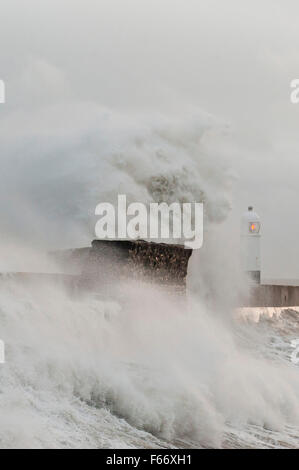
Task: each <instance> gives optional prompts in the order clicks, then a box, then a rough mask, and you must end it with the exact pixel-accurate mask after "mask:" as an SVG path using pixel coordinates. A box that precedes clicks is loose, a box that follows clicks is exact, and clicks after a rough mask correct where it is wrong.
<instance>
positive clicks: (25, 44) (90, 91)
mask: <svg viewBox="0 0 299 470" xmlns="http://www.w3.org/2000/svg"><path fill="white" fill-rule="evenodd" d="M298 18H299V3H298V2H297V1H295V0H287V1H283V0H269V1H268V0H260V1H245V0H241V1H240V0H226V1H223V0H218V1H216V0H159V1H158V0H109V1H108V0H107V1H106V0H60V1H56V0H54V1H53V0H52V1H40V0H39V1H38V0H27V1H26V2H24V1H23V0H9V1H7V0H2V1H1V19H0V21H1V26H0V78H2V79H4V80H5V81H6V85H7V105H5V106H6V107H5V108H1V107H0V123H2V134H1V137H2V139H4V141H3V143H2V146H1V147H2V148H1V156H0V158H1V159H3V158H5V155H4V154H5V151H6V149H7V148H8V143H7V139H6V138H5V136H7V135H8V134H9V132H11V133H12V135H13V132H14V131H15V132H16V135H17V136H19V137H18V138H16V141H15V145H16V146H18V145H21V143H22V146H23V145H24V139H21V138H20V135H21V134H22V129H24V127H25V128H26V126H27V127H30V126H31V127H32V126H35V128H36V133H39V132H41V128H40V125H39V121H40V112H41V109H42V108H46V107H49V106H54V107H55V106H56V105H57V103H60V110H61V109H63V110H65V115H66V116H67V117H66V119H65V120H66V122H65V123H64V124H61V126H62V128H66V132H68V126H69V128H70V129H69V133H71V132H75V131H74V129H76V119H78V121H79V120H80V119H79V117H78V116H76V115H73V117H72V119H73V122H72V125H70V124H69V119H70V118H69V116H70V113H69V107H70V106H71V105H70V103H73V102H74V101H76V102H84V103H89V104H90V106H91V107H92V106H93V105H95V104H98V105H101V106H104V107H105V108H107V109H110V110H111V109H113V110H116V111H119V110H121V111H122V112H130V113H132V112H138V113H143V114H146V113H151V114H152V113H155V112H157V113H168V114H171V115H173V116H177V115H185V114H187V115H188V113H190V110H192V109H195V108H198V109H201V110H203V111H205V112H207V113H210V114H211V115H213V116H215V117H216V118H217V119H219V120H220V121H223V122H227V123H229V124H230V126H231V130H230V135H229V136H228V138H227V142H226V143H225V149H224V151H225V152H226V153H229V154H230V161H231V165H232V168H233V171H234V172H235V173H236V174H238V180H237V181H236V183H235V185H234V190H233V195H234V197H233V201H232V207H233V212H232V215H231V217H230V218H229V221H228V222H227V224H228V229H229V227H230V225H229V222H230V223H231V224H233V226H234V227H236V225H237V222H236V221H237V220H239V216H240V213H241V212H242V210H243V209H244V208H246V206H247V205H248V204H253V205H254V206H255V208H256V210H257V212H259V213H260V215H261V216H262V221H263V233H264V238H263V256H264V269H265V272H267V273H269V275H276V276H282V277H283V276H289V277H298V278H299V263H298V260H299V217H298V215H299V214H298V201H299V186H298V175H299V159H298V151H299V134H298V126H299V105H297V106H296V105H292V104H290V100H289V95H290V88H289V84H290V81H291V80H292V79H293V78H296V77H299V54H298V44H299V28H298V22H299V20H298ZM35 110H38V112H36V113H35ZM16 115H17V118H16ZM13 116H14V117H13ZM34 116H35V118H34ZM47 116H48V115H47ZM92 118H93V115H92V113H91V117H90V119H88V120H87V121H86V126H87V127H88V126H89V125H91V121H92ZM47 119H50V118H49V116H48V117H47ZM94 119H97V114H96V113H95V115H94ZM50 121H51V124H49V126H50V127H51V126H52V124H53V121H55V117H53V118H52V119H50ZM9 123H11V126H12V127H9ZM16 123H18V126H17V127H18V129H16V130H15V127H14V126H16ZM79 127H80V128H82V122H81V121H80V126H79ZM3 129H6V130H5V131H4V130H3ZM9 129H10V130H9ZM23 132H25V131H23ZM55 136H56V139H57V129H56V134H55ZM59 138H60V139H63V135H60V136H59ZM25 140H26V149H25V150H26V152H28V153H30V152H31V147H30V146H32V152H33V153H34V152H36V155H38V152H37V151H36V143H34V139H33V138H32V135H31V138H30V139H29V138H28V136H27V137H26V139H25ZM34 145H35V147H34ZM38 145H40V144H38ZM43 145H44V144H43ZM57 145H58V144H57ZM73 145H75V143H73ZM80 145H82V143H80ZM9 146H10V147H11V142H10V144H9ZM58 146H59V145H58ZM10 151H11V150H9V152H10ZM41 151H42V152H43V153H45V152H46V150H45V149H44V148H43V149H41ZM69 151H70V149H69V148H65V149H64V152H65V153H66V152H69ZM19 152H20V154H21V150H19ZM59 152H61V146H59ZM62 155H63V154H62ZM77 158H78V159H79V156H77ZM20 159H21V157H20ZM20 165H22V163H20ZM4 168H5V169H6V170H5V171H6V172H9V171H13V168H9V165H7V163H4ZM37 178H40V176H38V175H37ZM47 181H48V180H47V178H45V185H46V184H47ZM40 183H41V186H44V185H43V184H42V182H40ZM28 184H29V183H28ZM75 184H76V182H74V185H75ZM84 184H87V181H86V182H85V183H84ZM11 189H12V192H14V188H11ZM5 191H6V190H5ZM44 191H45V190H44ZM47 197H48V195H47ZM13 199H14V196H13V195H12V196H11V204H17V202H15V203H14V202H13ZM73 209H74V210H76V207H74V208H73ZM49 217H50V218H51V217H52V215H51V214H49ZM7 223H8V222H7ZM7 223H6V225H7ZM8 225H9V224H8Z"/></svg>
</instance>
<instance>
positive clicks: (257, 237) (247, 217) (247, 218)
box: [241, 206, 261, 284]
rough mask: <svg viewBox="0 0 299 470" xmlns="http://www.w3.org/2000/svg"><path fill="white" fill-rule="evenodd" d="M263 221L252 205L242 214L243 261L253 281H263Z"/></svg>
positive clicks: (243, 266)
mask: <svg viewBox="0 0 299 470" xmlns="http://www.w3.org/2000/svg"><path fill="white" fill-rule="evenodd" d="M260 243H261V221H260V217H259V216H258V214H257V213H256V212H255V211H254V210H253V207H252V206H249V207H248V210H247V211H246V212H245V213H244V214H243V216H242V222H241V262H242V268H243V270H244V271H245V272H246V273H247V274H248V276H249V278H250V280H251V281H254V282H255V283H258V284H260V282H261V249H260Z"/></svg>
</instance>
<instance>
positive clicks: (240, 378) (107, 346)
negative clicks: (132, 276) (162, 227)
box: [0, 275, 299, 448]
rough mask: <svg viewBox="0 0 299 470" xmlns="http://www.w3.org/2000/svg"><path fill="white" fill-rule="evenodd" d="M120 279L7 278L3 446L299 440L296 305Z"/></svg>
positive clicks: (0, 328) (1, 306) (258, 444)
mask: <svg viewBox="0 0 299 470" xmlns="http://www.w3.org/2000/svg"><path fill="white" fill-rule="evenodd" d="M121 287H122V288H121V293H120V286H119V285H117V284H116V285H115V286H114V287H113V295H112V294H111V292H110V293H105V292H102V293H101V294H94V295H91V294H89V295H80V296H76V297H75V298H74V297H70V295H69V294H68V293H67V292H66V291H65V290H64V289H63V287H62V286H57V285H54V284H51V283H49V281H47V282H42V281H38V280H36V279H35V280H34V281H31V282H26V283H25V282H24V281H23V280H20V279H17V278H16V277H15V276H13V275H7V276H5V277H2V278H1V281H0V339H2V340H3V341H4V342H5V356H6V357H5V359H6V362H5V364H0V413H1V420H0V446H1V448H172V447H179V448H190V447H192V448H207V447H208V448H277V447H278V448H298V447H299V370H298V365H297V364H296V363H295V362H296V361H294V357H295V356H294V347H293V343H292V341H294V340H296V339H298V338H299V313H298V312H297V311H296V310H274V309H264V310H258V309H255V310H251V309H241V310H239V311H232V312H231V315H227V314H225V315H222V314H221V312H219V311H212V310H211V309H210V308H209V307H207V306H205V305H204V304H203V303H201V302H200V300H199V299H198V298H195V297H194V296H192V295H188V296H187V297H186V299H180V300H178V299H172V298H171V297H170V296H169V295H165V294H164V293H163V292H161V291H160V290H158V289H157V288H155V287H154V286H147V285H143V284H142V283H140V284H138V283H135V284H130V283H127V284H125V285H122V286H121ZM124 293H125V295H124ZM292 354H293V355H292ZM292 357H293V361H292V360H291V358H292Z"/></svg>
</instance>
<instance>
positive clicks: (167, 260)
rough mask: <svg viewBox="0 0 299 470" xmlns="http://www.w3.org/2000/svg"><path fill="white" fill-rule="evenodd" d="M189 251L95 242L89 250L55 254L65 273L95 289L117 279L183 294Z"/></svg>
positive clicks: (169, 246)
mask: <svg viewBox="0 0 299 470" xmlns="http://www.w3.org/2000/svg"><path fill="white" fill-rule="evenodd" d="M191 254H192V250H191V249H185V248H184V246H182V245H173V244H166V243H153V242H146V241H143V240H137V241H127V240H123V241H119V240H115V241H114V240H113V241H110V240H94V241H93V242H92V246H91V247H90V248H81V249H73V250H65V251H61V252H56V253H54V256H55V259H56V261H57V263H58V264H59V266H60V267H61V269H63V270H64V271H65V272H74V273H78V272H79V273H81V276H82V280H83V282H86V283H87V284H90V283H92V284H93V285H94V286H95V287H96V286H97V285H98V286H103V287H105V286H107V284H109V283H111V282H112V281H118V280H132V279H134V280H143V281H147V282H151V283H155V284H159V285H161V286H170V287H171V288H175V290H176V291H178V292H180V291H184V290H185V288H186V277H187V271H188V261H189V258H190V256H191Z"/></svg>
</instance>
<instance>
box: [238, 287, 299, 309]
mask: <svg viewBox="0 0 299 470" xmlns="http://www.w3.org/2000/svg"><path fill="white" fill-rule="evenodd" d="M243 304H244V306H246V307H247V306H248V307H297V306H299V287H298V286H279V285H277V286H276V285H256V286H253V287H252V289H251V293H250V299H249V300H248V301H247V302H246V301H245V302H243Z"/></svg>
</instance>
